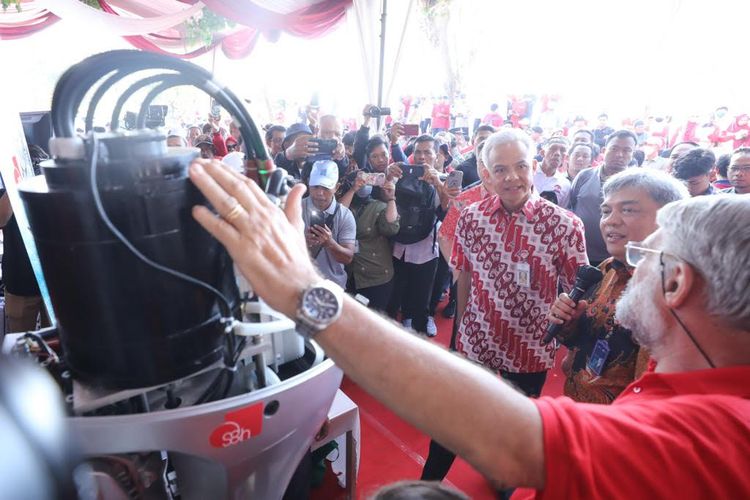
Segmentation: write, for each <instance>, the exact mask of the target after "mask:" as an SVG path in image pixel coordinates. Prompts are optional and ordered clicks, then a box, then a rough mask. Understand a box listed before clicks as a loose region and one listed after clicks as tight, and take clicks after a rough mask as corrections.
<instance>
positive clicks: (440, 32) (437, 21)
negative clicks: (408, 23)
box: [419, 0, 451, 47]
mask: <svg viewBox="0 0 750 500" xmlns="http://www.w3.org/2000/svg"><path fill="white" fill-rule="evenodd" d="M419 3H420V5H421V7H422V19H421V24H422V29H423V30H424V32H425V34H426V35H427V39H428V40H430V42H431V43H432V45H434V46H435V47H439V46H440V39H441V37H442V36H444V34H445V26H446V22H447V21H448V18H449V17H450V10H449V9H450V3H451V0H420V2H419Z"/></svg>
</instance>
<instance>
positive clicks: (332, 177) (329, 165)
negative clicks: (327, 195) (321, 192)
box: [309, 160, 339, 189]
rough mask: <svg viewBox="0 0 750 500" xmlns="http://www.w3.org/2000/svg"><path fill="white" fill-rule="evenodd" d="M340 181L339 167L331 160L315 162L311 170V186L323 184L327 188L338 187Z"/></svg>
mask: <svg viewBox="0 0 750 500" xmlns="http://www.w3.org/2000/svg"><path fill="white" fill-rule="evenodd" d="M338 181H339V167H338V165H336V163H335V162H333V161H331V160H319V161H316V162H315V163H313V166H312V170H311V171H310V183H309V186H310V187H314V186H321V187H324V188H326V189H336V183H337V182H338Z"/></svg>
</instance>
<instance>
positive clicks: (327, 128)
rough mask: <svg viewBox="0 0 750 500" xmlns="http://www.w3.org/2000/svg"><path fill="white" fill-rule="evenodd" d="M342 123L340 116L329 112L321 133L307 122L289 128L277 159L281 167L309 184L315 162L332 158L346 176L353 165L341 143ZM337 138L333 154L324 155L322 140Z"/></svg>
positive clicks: (341, 173)
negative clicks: (312, 128)
mask: <svg viewBox="0 0 750 500" xmlns="http://www.w3.org/2000/svg"><path fill="white" fill-rule="evenodd" d="M340 136H341V125H340V124H339V122H338V120H337V119H336V117H334V116H332V115H325V116H322V117H321V118H320V122H319V129H318V135H315V134H313V131H312V130H311V129H310V127H309V126H307V125H305V124H304V123H294V124H292V125H290V126H289V128H288V129H286V135H285V136H284V140H283V141H282V144H281V147H282V151H281V152H280V153H279V154H277V155H276V157H275V158H274V163H275V164H276V166H277V167H280V168H283V169H284V170H286V171H287V172H289V174H290V175H292V176H293V177H294V178H295V179H299V180H301V181H302V182H305V183H307V181H308V179H309V178H310V171H311V169H312V166H313V163H314V162H315V161H317V160H331V161H333V162H334V163H335V164H336V166H337V167H338V169H339V178H343V176H344V175H345V174H346V171H347V169H348V167H349V160H348V159H347V157H346V151H345V149H344V143H343V142H341V137H340ZM332 140H335V141H336V145H335V146H334V147H333V148H332V149H331V152H330V154H329V155H325V157H322V156H320V153H321V141H332Z"/></svg>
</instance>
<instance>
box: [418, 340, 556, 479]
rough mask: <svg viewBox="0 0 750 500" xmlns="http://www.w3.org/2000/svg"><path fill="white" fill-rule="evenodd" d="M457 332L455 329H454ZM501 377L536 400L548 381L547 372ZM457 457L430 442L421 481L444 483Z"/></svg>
mask: <svg viewBox="0 0 750 500" xmlns="http://www.w3.org/2000/svg"><path fill="white" fill-rule="evenodd" d="M454 331H455V328H454ZM500 376H501V377H502V378H503V379H504V380H507V381H508V382H510V383H511V384H512V385H513V386H515V387H516V388H517V389H518V390H520V391H521V392H522V393H524V394H526V395H527V396H529V397H532V398H536V397H539V395H540V394H541V393H542V387H543V386H544V381H545V380H546V379H547V372H546V371H543V372H536V373H510V372H500ZM455 459H456V455H455V454H454V453H453V452H452V451H450V450H449V449H447V448H444V447H443V446H441V445H440V443H438V442H437V441H435V440H434V439H433V440H431V441H430V452H429V454H428V455H427V461H425V464H424V468H423V469H422V477H421V479H422V480H424V481H442V480H443V479H444V478H445V476H446V475H448V471H449V470H450V468H451V465H453V461H454V460H455Z"/></svg>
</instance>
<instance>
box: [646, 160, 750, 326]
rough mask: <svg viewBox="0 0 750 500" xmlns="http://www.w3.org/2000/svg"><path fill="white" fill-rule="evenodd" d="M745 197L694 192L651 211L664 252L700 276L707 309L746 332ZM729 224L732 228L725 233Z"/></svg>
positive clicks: (748, 211) (748, 207)
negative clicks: (703, 194) (703, 283)
mask: <svg viewBox="0 0 750 500" xmlns="http://www.w3.org/2000/svg"><path fill="white" fill-rule="evenodd" d="M749 152H750V150H749ZM747 198H748V197H747V196H736V195H734V196H733V195H721V194H719V195H714V196H696V197H694V198H691V199H690V200H686V201H684V202H681V203H679V204H668V205H666V206H664V207H663V208H662V209H661V210H659V212H658V213H657V215H656V222H657V223H658V224H659V227H660V228H661V231H662V234H663V236H664V242H665V243H664V251H665V252H669V253H672V254H674V255H676V256H678V257H679V258H681V259H684V260H685V261H686V262H687V263H689V264H690V265H692V266H693V267H695V268H696V270H697V271H698V272H699V273H700V275H701V276H702V277H703V279H704V280H705V284H706V285H705V286H706V289H705V297H704V298H705V301H706V312H707V313H708V314H709V315H711V316H713V317H715V318H717V319H719V320H720V321H723V322H725V323H726V324H727V325H731V326H734V327H737V328H740V329H745V330H746V329H747V328H748V326H747V325H750V252H748V251H747V249H748V248H750V224H748V223H747V221H748V220H750V203H748V199H747ZM717 221H720V222H721V223H717ZM728 227H730V228H732V230H731V231H727V228H728ZM696 228H700V229H699V230H696Z"/></svg>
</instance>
